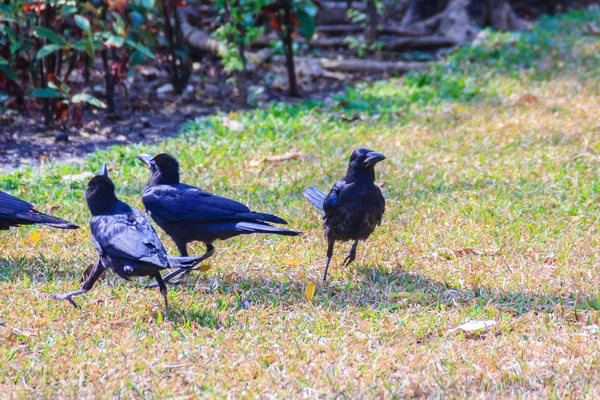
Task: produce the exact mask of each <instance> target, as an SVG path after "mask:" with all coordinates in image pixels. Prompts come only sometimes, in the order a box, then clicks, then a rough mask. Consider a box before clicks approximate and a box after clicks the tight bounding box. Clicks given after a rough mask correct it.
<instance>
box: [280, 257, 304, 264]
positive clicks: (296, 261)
mask: <svg viewBox="0 0 600 400" xmlns="http://www.w3.org/2000/svg"><path fill="white" fill-rule="evenodd" d="M281 262H282V263H283V264H286V265H300V259H298V258H284V259H283V260H281Z"/></svg>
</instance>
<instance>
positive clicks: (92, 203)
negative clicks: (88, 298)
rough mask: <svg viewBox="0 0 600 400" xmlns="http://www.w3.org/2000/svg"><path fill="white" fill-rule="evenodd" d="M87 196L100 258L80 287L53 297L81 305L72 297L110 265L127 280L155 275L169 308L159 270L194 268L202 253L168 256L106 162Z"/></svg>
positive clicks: (90, 185) (83, 291)
mask: <svg viewBox="0 0 600 400" xmlns="http://www.w3.org/2000/svg"><path fill="white" fill-rule="evenodd" d="M85 198H86V201H87V205H88V208H89V210H90V213H91V214H92V219H91V221H90V231H91V233H92V240H93V242H94V246H95V247H96V250H97V251H98V256H99V259H98V260H97V261H96V263H95V264H94V266H93V269H92V272H91V273H90V275H89V277H88V279H87V280H86V282H85V283H84V284H83V287H82V288H81V289H79V290H76V291H73V292H69V293H65V294H55V295H54V298H56V299H60V300H68V301H69V302H70V303H71V304H72V305H73V306H74V307H76V308H79V306H78V305H77V304H76V303H75V301H73V297H75V296H77V295H80V294H83V293H85V292H87V291H89V290H91V289H92V287H93V286H94V283H96V281H97V280H98V278H100V276H101V275H102V273H103V272H104V271H105V270H106V269H107V268H111V269H112V270H113V271H114V272H115V273H116V274H117V275H119V276H120V277H121V278H123V279H125V280H131V277H135V276H149V277H152V278H154V279H156V282H157V284H158V287H159V288H160V293H161V294H162V296H163V297H164V299H165V307H166V308H168V300H167V287H166V285H165V283H164V282H163V280H162V277H161V275H160V271H162V270H164V269H168V268H192V267H193V266H194V265H196V264H197V263H198V262H200V259H201V257H168V256H167V252H166V251H165V248H164V247H163V245H162V243H161V242H160V239H159V238H158V235H157V234H156V231H155V230H154V228H153V227H152V225H150V222H148V220H147V219H146V217H145V216H144V214H142V213H141V212H140V211H139V210H136V209H135V208H131V207H130V206H129V205H128V204H126V203H124V202H122V201H120V200H119V199H118V198H117V196H116V195H115V185H114V184H113V182H112V180H111V179H110V178H109V177H108V170H107V168H106V164H104V166H103V168H102V172H101V173H100V174H99V175H96V176H95V177H93V178H92V179H91V180H90V181H89V183H88V187H87V190H86V192H85Z"/></svg>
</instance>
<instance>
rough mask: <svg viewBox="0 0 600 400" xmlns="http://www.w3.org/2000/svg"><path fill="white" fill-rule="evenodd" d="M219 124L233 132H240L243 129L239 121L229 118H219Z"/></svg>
mask: <svg viewBox="0 0 600 400" xmlns="http://www.w3.org/2000/svg"><path fill="white" fill-rule="evenodd" d="M221 124H223V126H224V127H225V128H227V129H229V130H232V131H235V132H240V131H242V130H243V129H244V124H242V123H241V122H240V121H236V120H235V119H231V118H229V117H223V118H221Z"/></svg>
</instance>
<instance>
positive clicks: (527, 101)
mask: <svg viewBox="0 0 600 400" xmlns="http://www.w3.org/2000/svg"><path fill="white" fill-rule="evenodd" d="M537 102H538V98H537V96H536V95H534V94H531V93H525V94H524V95H523V96H521V97H519V100H517V104H524V105H528V106H533V105H535V104H536V103H537Z"/></svg>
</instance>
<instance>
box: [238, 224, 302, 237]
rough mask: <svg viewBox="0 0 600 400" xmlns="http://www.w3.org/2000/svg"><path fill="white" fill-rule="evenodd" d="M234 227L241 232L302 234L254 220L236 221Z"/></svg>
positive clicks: (285, 234)
mask: <svg viewBox="0 0 600 400" xmlns="http://www.w3.org/2000/svg"><path fill="white" fill-rule="evenodd" d="M235 229H236V230H238V231H239V232H241V233H272V234H275V235H284V236H298V235H301V234H302V232H297V231H292V230H289V229H283V228H278V227H276V226H271V225H269V224H258V223H256V222H238V223H237V224H235Z"/></svg>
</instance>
